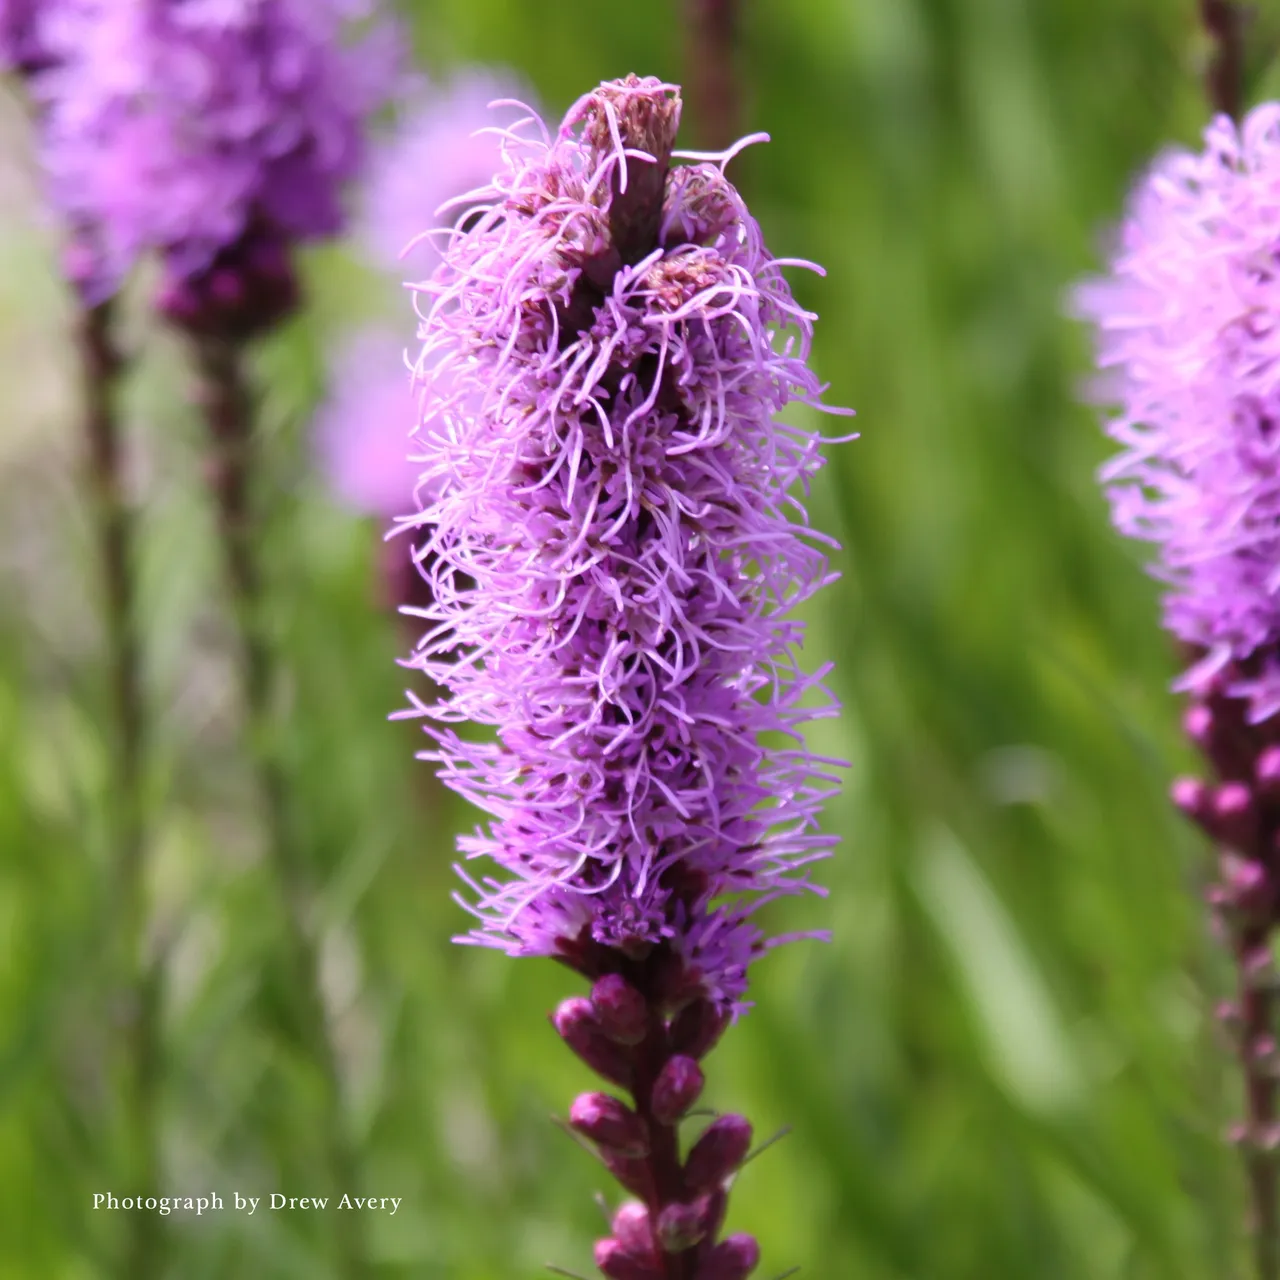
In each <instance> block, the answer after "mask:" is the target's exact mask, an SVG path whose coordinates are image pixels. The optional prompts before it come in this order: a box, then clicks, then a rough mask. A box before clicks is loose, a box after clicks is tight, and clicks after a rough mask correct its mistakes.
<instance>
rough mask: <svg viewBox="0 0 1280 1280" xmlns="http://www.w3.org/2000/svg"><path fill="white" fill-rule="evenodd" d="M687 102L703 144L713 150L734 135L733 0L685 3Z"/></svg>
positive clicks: (737, 108)
mask: <svg viewBox="0 0 1280 1280" xmlns="http://www.w3.org/2000/svg"><path fill="white" fill-rule="evenodd" d="M685 29H686V38H685V47H686V56H685V60H686V63H687V66H688V70H689V74H688V76H687V77H686V79H687V83H688V87H689V98H690V101H691V103H692V105H693V110H694V116H695V118H696V120H697V123H698V130H699V132H700V134H701V135H702V137H701V142H702V144H703V145H704V146H705V147H706V148H707V149H708V150H712V151H718V150H721V149H722V148H724V147H727V146H729V144H730V143H731V142H733V141H734V139H735V138H737V136H738V132H739V129H738V122H739V119H740V116H741V94H740V92H739V89H738V77H737V75H736V73H735V71H734V53H735V49H736V46H737V35H738V0H685Z"/></svg>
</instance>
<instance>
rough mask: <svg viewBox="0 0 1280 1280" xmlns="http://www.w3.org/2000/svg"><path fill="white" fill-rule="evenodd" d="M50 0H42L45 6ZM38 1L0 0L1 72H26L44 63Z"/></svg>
mask: <svg viewBox="0 0 1280 1280" xmlns="http://www.w3.org/2000/svg"><path fill="white" fill-rule="evenodd" d="M49 3H50V0H45V4H46V7H48V4H49ZM44 59H45V50H44V43H43V41H42V39H41V36H40V0H0V71H18V72H21V73H23V74H26V73H28V72H30V71H33V70H35V69H37V68H38V67H40V66H41V65H43V63H44Z"/></svg>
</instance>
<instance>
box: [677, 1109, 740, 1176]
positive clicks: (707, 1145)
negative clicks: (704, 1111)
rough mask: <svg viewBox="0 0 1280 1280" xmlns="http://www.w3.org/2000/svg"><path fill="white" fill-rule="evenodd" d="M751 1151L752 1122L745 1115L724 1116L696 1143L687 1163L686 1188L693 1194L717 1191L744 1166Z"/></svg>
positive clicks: (706, 1129)
mask: <svg viewBox="0 0 1280 1280" xmlns="http://www.w3.org/2000/svg"><path fill="white" fill-rule="evenodd" d="M750 1148H751V1124H750V1122H749V1121H748V1120H746V1119H745V1118H744V1117H743V1116H734V1115H728V1116H720V1117H719V1119H716V1120H713V1121H712V1122H711V1123H710V1124H709V1125H708V1126H707V1127H706V1128H705V1129H704V1130H703V1132H702V1136H701V1137H700V1138H699V1139H698V1140H697V1142H695V1143H694V1144H693V1148H692V1149H691V1150H690V1152H689V1158H688V1159H687V1160H686V1161H685V1163H684V1180H685V1185H686V1186H687V1187H688V1188H689V1190H690V1191H693V1192H701V1191H711V1190H713V1189H714V1188H716V1187H718V1186H720V1184H721V1183H722V1182H724V1180H725V1179H726V1178H727V1177H728V1176H729V1175H730V1174H731V1173H732V1172H733V1171H734V1170H735V1169H736V1168H737V1167H738V1166H739V1165H740V1164H741V1163H742V1161H743V1159H744V1158H745V1156H746V1154H747V1152H748V1150H750Z"/></svg>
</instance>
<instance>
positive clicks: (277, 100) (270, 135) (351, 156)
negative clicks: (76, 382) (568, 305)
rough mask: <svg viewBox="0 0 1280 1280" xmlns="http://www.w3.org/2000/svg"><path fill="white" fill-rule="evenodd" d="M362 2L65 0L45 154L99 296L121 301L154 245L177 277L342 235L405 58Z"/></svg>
mask: <svg viewBox="0 0 1280 1280" xmlns="http://www.w3.org/2000/svg"><path fill="white" fill-rule="evenodd" d="M353 7H354V6H353V5H352V4H351V3H348V2H346V0H66V2H65V3H63V4H62V5H60V6H59V7H58V8H57V9H56V11H55V12H53V13H52V14H51V15H50V17H49V19H48V21H47V22H46V23H45V24H44V28H43V34H44V37H45V39H46V40H47V42H48V45H49V47H50V49H51V51H52V53H53V55H54V56H55V58H56V61H57V65H56V66H55V67H54V69H53V70H51V71H50V72H48V73H47V74H46V75H44V76H42V77H41V78H40V85H39V93H40V96H41V98H42V99H43V103H44V108H45V122H44V135H45V140H44V145H43V150H44V156H45V163H46V167H47V169H48V170H49V174H50V178H51V181H52V184H53V193H54V197H55V200H56V202H57V203H58V205H59V206H60V208H61V209H62V211H63V212H64V214H66V215H67V217H68V219H69V221H70V222H71V223H72V225H74V226H78V227H81V228H83V229H85V236H84V244H83V246H82V248H83V252H82V255H81V261H80V264H79V265H80V272H81V275H82V276H83V280H82V283H83V286H84V288H85V291H86V293H88V294H89V295H90V296H104V295H106V294H109V293H110V292H111V291H112V290H113V289H115V288H116V287H117V285H118V284H119V282H120V279H121V277H122V276H123V274H124V273H125V272H126V271H127V270H128V268H129V267H130V266H131V265H132V263H133V261H134V260H135V259H136V258H137V256H138V255H139V254H141V253H143V252H144V251H149V250H156V251H159V252H161V253H162V254H163V255H164V260H165V265H166V271H167V276H168V279H169V281H170V283H171V285H172V286H174V287H180V286H181V285H182V284H184V283H186V282H190V281H194V280H198V279H199V278H200V277H201V276H202V275H204V274H207V273H208V272H209V271H210V270H211V268H213V267H214V266H215V263H217V264H218V265H229V266H231V265H238V263H231V264H223V263H219V259H220V257H227V256H230V257H231V258H232V259H235V258H236V257H237V255H240V256H244V255H249V256H251V257H254V258H255V261H256V262H257V264H258V265H259V266H261V267H262V269H263V270H264V271H266V272H267V273H268V274H269V273H270V271H271V270H272V269H273V267H274V268H276V269H278V261H273V258H274V259H275V260H278V258H279V254H280V249H281V246H287V245H288V244H290V243H293V242H296V241H300V240H308V239H312V238H314V237H317V236H325V235H329V234H332V233H334V232H336V231H337V230H339V229H340V228H341V226H342V223H343V211H342V199H341V196H342V188H343V185H344V183H345V182H346V181H347V179H349V178H350V177H351V176H352V175H353V174H354V172H355V171H356V169H357V167H358V165H359V163H360V160H361V156H362V152H363V142H362V131H363V125H364V118H365V116H366V115H367V113H368V112H369V111H370V110H371V109H372V107H374V106H375V105H376V104H378V103H379V102H380V101H382V100H383V98H384V97H385V95H386V92H387V89H388V86H389V84H390V83H391V81H392V79H393V77H392V75H391V72H392V71H393V70H394V67H395V61H394V58H395V51H394V38H393V35H392V33H391V32H390V31H389V30H387V29H385V28H379V29H378V30H377V31H376V32H375V33H374V34H373V36H372V38H366V39H364V40H362V41H360V42H358V43H355V44H353V43H351V42H350V41H348V40H346V39H345V37H346V35H347V34H348V32H347V26H346V23H345V19H344V12H348V11H350V10H351V9H352V8H353ZM219 287H220V288H222V289H223V290H224V291H227V292H230V291H233V290H234V289H235V288H236V287H237V284H236V283H235V282H233V281H232V280H231V279H230V277H225V278H224V280H223V281H222V283H221V285H220V286H219ZM239 287H243V285H240V286H239Z"/></svg>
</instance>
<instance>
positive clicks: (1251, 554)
mask: <svg viewBox="0 0 1280 1280" xmlns="http://www.w3.org/2000/svg"><path fill="white" fill-rule="evenodd" d="M1277 226H1280V105H1276V104H1268V105H1266V106H1262V107H1259V108H1257V109H1256V110H1254V111H1253V112H1252V113H1251V114H1250V115H1249V116H1248V118H1247V119H1246V120H1245V121H1244V123H1243V124H1242V125H1241V126H1240V127H1239V128H1237V127H1236V126H1235V125H1234V124H1233V123H1232V122H1231V120H1229V119H1228V118H1227V117H1225V116H1220V117H1218V118H1217V119H1216V120H1214V121H1213V123H1212V124H1211V125H1210V126H1209V128H1208V130H1207V131H1206V133H1205V148H1204V150H1203V151H1202V152H1200V153H1197V154H1191V153H1187V152H1181V151H1178V152H1172V153H1169V154H1167V155H1165V156H1164V157H1163V158H1161V159H1160V160H1159V161H1157V163H1156V164H1155V165H1154V166H1153V167H1152V169H1151V170H1150V172H1149V173H1148V174H1147V175H1146V177H1145V178H1144V179H1143V181H1142V182H1141V183H1140V184H1139V186H1138V188H1137V190H1136V191H1135V193H1134V195H1133V196H1132V198H1131V201H1130V206H1129V210H1128V216H1127V217H1126V219H1125V222H1124V226H1123V229H1122V232H1121V237H1120V244H1119V248H1118V251H1117V252H1116V254H1115V257H1114V261H1113V262H1112V264H1111V274H1110V276H1109V277H1108V278H1107V279H1106V280H1103V281H1099V282H1094V283H1090V284H1088V285H1085V286H1083V287H1082V288H1081V289H1080V290H1079V291H1078V293H1077V298H1076V305H1077V308H1078V310H1079V311H1080V312H1081V313H1082V314H1083V315H1084V316H1085V317H1087V318H1089V319H1091V320H1093V321H1094V323H1095V324H1096V326H1097V330H1098V335H1099V364H1100V365H1101V367H1102V368H1103V369H1104V370H1114V371H1115V375H1114V382H1113V384H1112V385H1111V386H1109V387H1108V388H1107V398H1108V399H1112V398H1114V400H1115V401H1116V402H1117V403H1118V405H1119V413H1118V415H1117V416H1115V417H1114V418H1113V419H1112V420H1111V422H1110V424H1109V427H1108V430H1109V432H1110V434H1111V435H1112V437H1113V438H1114V439H1116V440H1117V441H1119V442H1120V444H1121V445H1122V446H1123V447H1124V452H1123V453H1121V454H1120V455H1119V456H1118V457H1117V458H1116V459H1115V460H1114V461H1113V462H1111V463H1110V464H1109V465H1108V466H1107V467H1106V468H1105V469H1104V472H1103V478H1104V480H1105V481H1106V482H1107V484H1108V493H1109V496H1110V499H1111V503H1112V511H1113V517H1114V520H1115V523H1116V525H1117V527H1118V528H1119V529H1120V530H1121V531H1122V532H1124V533H1126V534H1129V535H1130V536H1132V537H1137V538H1144V539H1147V540H1150V541H1152V542H1155V543H1157V544H1158V545H1159V549H1160V558H1159V562H1158V564H1157V566H1156V567H1155V569H1154V573H1155V574H1156V576H1157V577H1159V578H1160V579H1162V580H1163V581H1164V582H1166V583H1168V584H1169V586H1170V588H1171V589H1170V591H1169V592H1168V594H1167V595H1166V597H1165V625H1166V626H1167V627H1168V629H1169V630H1170V631H1172V632H1173V634H1174V635H1176V636H1177V637H1178V638H1179V639H1181V640H1183V641H1185V642H1186V643H1188V644H1189V645H1191V646H1194V648H1195V649H1196V650H1197V651H1198V652H1200V653H1201V654H1202V655H1203V656H1202V658H1201V660H1200V661H1198V662H1197V663H1196V665H1195V666H1194V667H1193V668H1192V670H1191V671H1189V672H1188V673H1187V675H1186V676H1185V677H1183V680H1182V686H1181V687H1184V688H1202V687H1206V686H1205V682H1206V681H1207V680H1208V679H1209V678H1211V677H1213V676H1214V675H1215V674H1216V673H1223V674H1224V676H1225V677H1226V678H1227V687H1226V690H1225V691H1226V692H1227V693H1229V694H1230V695H1232V696H1236V697H1240V698H1244V699H1247V701H1248V703H1249V708H1250V716H1251V717H1252V719H1254V720H1255V721H1257V720H1263V719H1266V718H1267V717H1268V716H1271V715H1273V714H1274V713H1275V712H1276V711H1280V650H1278V648H1277V641H1280V235H1278V233H1277Z"/></svg>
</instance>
